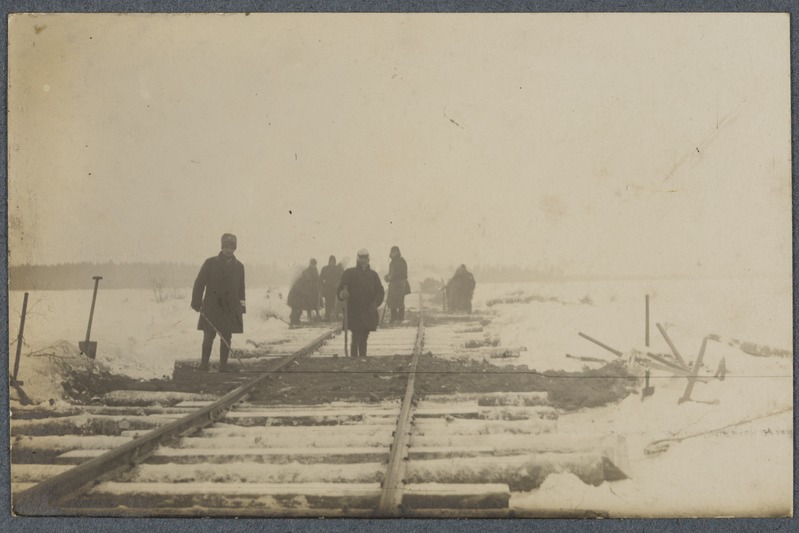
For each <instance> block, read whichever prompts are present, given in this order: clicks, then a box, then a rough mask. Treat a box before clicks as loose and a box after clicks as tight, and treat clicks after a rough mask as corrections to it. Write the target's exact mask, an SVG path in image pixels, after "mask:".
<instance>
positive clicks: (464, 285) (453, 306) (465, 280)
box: [447, 265, 476, 313]
mask: <svg viewBox="0 0 799 533" xmlns="http://www.w3.org/2000/svg"><path fill="white" fill-rule="evenodd" d="M475 286H476V283H475V281H474V276H473V275H472V273H471V272H469V271H468V270H467V269H466V265H461V266H459V267H458V268H457V270H455V275H454V276H452V279H451V280H449V282H448V283H447V295H448V297H449V309H450V310H451V311H461V312H465V313H471V312H472V295H473V294H474V288H475Z"/></svg>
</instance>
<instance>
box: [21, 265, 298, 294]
mask: <svg viewBox="0 0 799 533" xmlns="http://www.w3.org/2000/svg"><path fill="white" fill-rule="evenodd" d="M198 271H199V266H197V265H189V264H185V263H114V262H113V261H111V262H108V263H88V262H84V263H61V264H56V265H14V266H9V267H8V278H9V279H8V281H9V288H10V289H11V290H67V289H91V288H93V287H94V280H93V279H92V277H93V276H102V277H103V280H102V281H101V282H100V284H101V286H102V287H103V288H106V289H157V288H161V289H163V288H186V287H191V286H192V284H193V283H194V278H195V277H196V276H197V272H198ZM290 276H291V274H290V273H289V271H288V270H286V269H281V268H279V267H278V266H277V265H252V266H249V265H248V267H247V286H249V287H266V286H269V285H278V284H285V283H287V281H288V280H289V279H290Z"/></svg>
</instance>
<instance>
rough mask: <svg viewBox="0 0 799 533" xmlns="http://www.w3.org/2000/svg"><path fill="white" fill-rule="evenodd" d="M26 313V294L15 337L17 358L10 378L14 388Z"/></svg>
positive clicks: (26, 294)
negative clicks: (17, 333)
mask: <svg viewBox="0 0 799 533" xmlns="http://www.w3.org/2000/svg"><path fill="white" fill-rule="evenodd" d="M27 312H28V293H27V292H26V293H25V297H24V298H23V299H22V318H21V320H20V323H19V335H18V336H17V356H16V358H15V359H14V374H12V376H11V383H12V384H13V385H15V386H16V384H17V374H19V357H20V355H22V338H23V335H24V333H25V315H26V314H27Z"/></svg>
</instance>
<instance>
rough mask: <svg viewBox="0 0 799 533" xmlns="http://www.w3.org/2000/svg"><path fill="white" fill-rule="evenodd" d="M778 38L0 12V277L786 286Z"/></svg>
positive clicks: (567, 27) (731, 28) (427, 22)
mask: <svg viewBox="0 0 799 533" xmlns="http://www.w3.org/2000/svg"><path fill="white" fill-rule="evenodd" d="M788 24H789V18H788V15H787V14H654V15H653V14H622V15H618V14H505V15H480V14H457V15H452V14H449V15H428V14H363V15H352V14H327V15H318V14H251V15H249V16H245V15H243V14H241V15H200V14H192V15H163V14H162V15H130V14H128V15H102V14H78V15H74V14H52V15H40V16H29V15H21V16H14V17H12V19H11V20H10V24H9V43H10V44H9V85H10V86H9V249H10V253H9V261H10V264H12V265H13V264H20V263H25V262H32V263H56V262H73V261H84V260H88V261H107V260H113V261H116V262H125V261H162V260H163V261H177V262H190V263H191V262H195V263H198V264H199V262H200V261H201V260H202V259H204V258H205V257H208V256H209V255H213V254H215V253H216V252H217V251H218V249H219V237H220V235H221V234H222V233H224V232H232V233H235V234H237V235H238V238H239V250H238V252H237V256H238V257H239V258H240V259H241V260H242V261H243V262H244V263H245V265H246V264H247V263H271V262H272V261H276V262H278V263H279V264H283V265H291V264H297V263H300V264H302V263H305V262H306V261H307V258H309V257H312V256H314V257H317V258H318V259H319V260H320V261H321V262H322V264H324V263H326V258H327V256H328V255H329V254H331V253H333V254H336V255H337V256H350V257H352V256H354V253H355V251H356V250H357V249H358V248H362V247H366V248H369V249H370V251H371V252H372V256H373V257H376V258H380V259H381V261H382V262H386V261H385V260H383V258H384V257H385V256H387V255H388V250H389V248H390V247H391V246H392V245H394V244H396V245H399V246H400V248H401V249H402V250H403V254H404V255H405V256H406V258H408V261H409V264H411V265H412V264H413V262H416V263H417V264H420V263H437V264H459V263H467V264H475V263H483V264H488V263H493V264H517V265H536V264H540V263H546V264H549V265H554V266H559V267H562V268H563V269H564V270H565V271H566V272H567V273H573V274H585V273H588V274H610V275H673V274H683V275H684V274H690V275H702V276H747V275H770V276H771V275H776V276H790V275H791V166H790V79H789V68H790V63H789V34H788V30H789V26H788Z"/></svg>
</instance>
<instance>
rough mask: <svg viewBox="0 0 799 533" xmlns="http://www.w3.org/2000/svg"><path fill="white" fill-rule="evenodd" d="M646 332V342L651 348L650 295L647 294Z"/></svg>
mask: <svg viewBox="0 0 799 533" xmlns="http://www.w3.org/2000/svg"><path fill="white" fill-rule="evenodd" d="M645 327H646V333H645V342H646V347H647V348H649V295H648V294H647V295H646V326H645Z"/></svg>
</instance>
